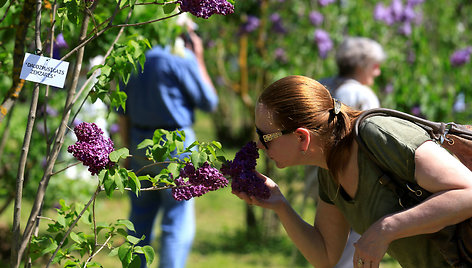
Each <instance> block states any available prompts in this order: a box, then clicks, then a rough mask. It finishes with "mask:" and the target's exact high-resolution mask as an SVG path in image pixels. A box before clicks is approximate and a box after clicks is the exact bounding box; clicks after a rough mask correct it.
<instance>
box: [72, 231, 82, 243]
mask: <svg viewBox="0 0 472 268" xmlns="http://www.w3.org/2000/svg"><path fill="white" fill-rule="evenodd" d="M70 238H71V239H72V240H74V241H75V242H76V243H78V244H80V243H82V242H84V239H83V238H82V237H80V236H79V235H78V234H76V233H74V232H71V233H70Z"/></svg>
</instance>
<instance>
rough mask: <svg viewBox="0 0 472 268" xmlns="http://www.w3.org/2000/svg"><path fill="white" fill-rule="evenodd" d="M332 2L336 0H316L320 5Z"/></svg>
mask: <svg viewBox="0 0 472 268" xmlns="http://www.w3.org/2000/svg"><path fill="white" fill-rule="evenodd" d="M334 2H336V0H318V4H320V6H322V7H324V6H327V5H329V4H332V3H334Z"/></svg>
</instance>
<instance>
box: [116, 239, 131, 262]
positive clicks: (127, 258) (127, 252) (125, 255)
mask: <svg viewBox="0 0 472 268" xmlns="http://www.w3.org/2000/svg"><path fill="white" fill-rule="evenodd" d="M118 258H119V259H120V260H121V263H122V264H123V267H127V266H128V265H129V263H130V262H131V258H132V247H131V245H130V244H129V243H123V244H122V245H121V246H120V247H119V249H118Z"/></svg>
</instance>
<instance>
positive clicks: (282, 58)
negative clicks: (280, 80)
mask: <svg viewBox="0 0 472 268" xmlns="http://www.w3.org/2000/svg"><path fill="white" fill-rule="evenodd" d="M274 54H275V60H276V61H278V62H280V63H287V60H288V59H287V53H286V52H285V49H283V48H281V47H278V48H276V49H275V53H274Z"/></svg>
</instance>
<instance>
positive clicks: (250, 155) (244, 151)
mask: <svg viewBox="0 0 472 268" xmlns="http://www.w3.org/2000/svg"><path fill="white" fill-rule="evenodd" d="M257 158H259V153H258V149H257V146H256V143H255V142H249V143H247V144H246V145H245V146H244V147H243V148H241V150H239V152H237V153H236V156H235V157H234V160H232V161H231V160H230V161H228V162H227V163H225V164H224V165H223V166H222V167H221V172H222V173H223V174H224V175H226V176H230V177H231V189H233V191H237V192H245V193H247V194H248V195H250V196H256V197H258V198H262V199H267V198H269V197H270V190H269V188H268V187H267V185H265V182H264V180H262V179H261V178H259V177H258V176H257V175H256V173H255V172H254V171H255V168H256V164H257Z"/></svg>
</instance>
